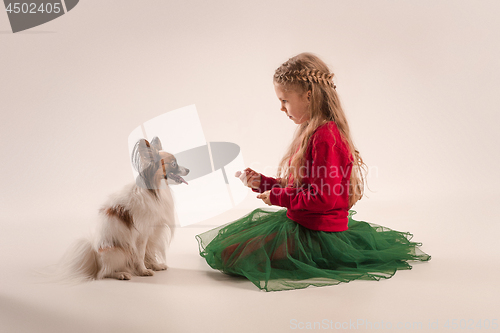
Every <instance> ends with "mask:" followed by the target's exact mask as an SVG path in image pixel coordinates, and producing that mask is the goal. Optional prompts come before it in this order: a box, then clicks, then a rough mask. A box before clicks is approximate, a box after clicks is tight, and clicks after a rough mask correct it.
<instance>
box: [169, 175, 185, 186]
mask: <svg viewBox="0 0 500 333" xmlns="http://www.w3.org/2000/svg"><path fill="white" fill-rule="evenodd" d="M167 177H168V178H170V179H172V180H173V181H174V182H176V183H177V184H182V183H185V184H186V185H188V183H187V181H185V180H184V178H182V177H181V176H179V175H176V174H174V173H173V172H169V173H168V175H167Z"/></svg>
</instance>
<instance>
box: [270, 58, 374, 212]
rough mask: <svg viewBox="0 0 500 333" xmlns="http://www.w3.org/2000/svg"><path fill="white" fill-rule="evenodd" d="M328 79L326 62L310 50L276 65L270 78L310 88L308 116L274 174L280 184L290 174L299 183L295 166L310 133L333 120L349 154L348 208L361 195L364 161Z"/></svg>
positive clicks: (293, 87) (300, 162)
mask: <svg viewBox="0 0 500 333" xmlns="http://www.w3.org/2000/svg"><path fill="white" fill-rule="evenodd" d="M332 79H333V73H330V70H329V69H328V66H327V65H326V64H325V63H324V62H323V61H322V60H321V59H319V58H318V57H317V56H315V55H313V54H311V53H301V54H299V55H296V56H295V57H293V58H290V59H289V60H288V61H286V62H285V63H283V64H282V65H281V66H280V67H279V68H278V69H276V71H275V73H274V78H273V81H274V83H275V84H278V85H279V86H281V87H282V88H283V89H284V90H287V91H289V90H291V91H294V92H296V93H299V94H302V93H305V92H307V91H311V98H310V103H309V107H308V110H307V112H308V116H309V118H308V119H309V120H308V121H306V122H304V123H302V124H300V125H299V127H298V128H297V130H296V132H295V135H294V137H293V140H292V143H291V144H290V147H289V149H288V151H287V153H286V154H285V155H284V156H283V159H282V160H281V162H280V164H279V167H278V177H280V178H281V180H280V182H281V185H282V186H286V185H287V184H288V181H289V177H290V176H292V177H293V180H294V185H295V186H297V187H300V186H301V185H302V175H301V173H300V172H299V170H300V169H301V166H303V165H304V164H305V155H306V151H307V147H308V143H309V140H310V139H311V136H312V135H313V133H314V131H315V130H316V129H317V128H318V127H319V126H321V125H323V124H325V123H326V122H328V121H334V122H335V124H336V125H337V128H338V130H339V131H340V134H341V137H342V140H343V141H344V142H345V144H346V145H347V147H348V149H349V151H350V153H351V155H352V171H351V178H350V182H349V208H351V207H352V206H353V205H354V204H355V203H356V202H357V201H358V200H360V199H361V198H362V197H363V192H364V181H365V179H364V176H363V172H362V170H364V169H365V167H366V164H365V163H364V162H363V159H362V158H361V156H360V154H359V151H358V150H357V149H356V147H355V146H354V143H353V141H352V139H351V134H350V130H349V125H348V124H347V118H346V116H345V113H344V110H343V109H342V106H341V104H340V100H339V97H338V95H337V91H336V90H335V89H336V86H335V84H334V83H333V81H332ZM332 148H333V147H332ZM290 159H291V161H290ZM289 161H290V163H289Z"/></svg>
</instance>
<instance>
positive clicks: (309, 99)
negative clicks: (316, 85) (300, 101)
mask: <svg viewBox="0 0 500 333" xmlns="http://www.w3.org/2000/svg"><path fill="white" fill-rule="evenodd" d="M311 94H312V92H311V90H308V91H307V100H308V101H311Z"/></svg>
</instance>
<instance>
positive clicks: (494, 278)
mask: <svg viewBox="0 0 500 333" xmlns="http://www.w3.org/2000/svg"><path fill="white" fill-rule="evenodd" d="M498 199H499V198H498V197H491V196H490V197H489V198H488V199H484V198H483V199H479V198H477V199H471V198H466V197H456V198H449V199H447V200H448V201H446V202H440V201H439V200H429V199H427V200H426V201H424V200H422V201H418V200H412V201H411V202H410V201H403V200H400V201H394V200H386V201H384V200H371V199H368V200H365V202H360V203H359V205H357V207H356V210H357V211H358V215H356V216H357V217H358V219H359V220H365V221H370V222H374V223H377V224H382V225H385V226H388V227H391V228H393V229H396V230H404V231H410V232H412V233H413V234H414V240H415V241H419V242H423V247H422V249H423V250H424V251H425V252H427V253H429V254H431V255H432V260H431V261H429V262H426V263H416V264H415V265H414V266H413V269H412V270H409V271H399V272H397V273H396V275H395V276H394V277H392V278H391V279H388V280H381V281H353V282H350V283H344V284H339V285H336V286H330V287H321V288H317V287H309V288H307V289H302V290H292V291H281V292H264V291H260V290H259V289H257V288H256V287H255V286H254V285H253V284H252V283H250V282H249V281H247V280H245V279H241V278H233V277H229V276H226V275H223V274H221V273H220V272H218V271H213V270H211V269H210V268H209V267H208V266H207V264H206V263H205V262H204V261H203V260H202V258H201V257H200V256H199V254H198V245H197V242H196V240H195V235H196V234H198V233H201V232H203V231H206V230H208V229H210V228H212V227H214V226H216V225H220V224H223V223H225V222H228V221H231V220H233V219H235V218H237V217H239V216H241V215H243V214H245V213H246V212H247V211H245V209H241V208H238V207H237V208H235V209H233V210H232V211H229V212H227V213H224V214H222V215H219V216H217V217H215V218H212V219H210V220H207V221H203V222H200V223H198V224H195V225H191V226H188V227H184V228H179V229H177V233H176V235H175V239H174V240H173V242H172V244H171V247H170V249H169V251H168V265H169V269H168V270H167V271H164V272H157V273H156V274H155V275H154V276H153V277H133V278H132V280H130V281H117V280H102V281H95V282H89V283H83V284H79V285H64V284H59V283H48V282H46V281H44V279H42V278H40V276H39V275H37V273H36V271H37V270H39V269H43V268H44V267H47V266H50V265H52V264H54V263H56V262H57V261H58V259H59V258H60V257H61V255H62V254H63V253H64V251H65V249H66V248H67V247H68V246H69V245H70V244H71V243H72V242H74V241H75V240H76V239H77V238H79V237H81V236H83V235H85V234H86V233H88V232H89V223H88V221H83V220H82V221H79V220H76V221H75V220H72V221H70V222H69V221H67V220H64V219H62V218H61V219H59V220H58V219H55V220H52V221H37V223H35V221H11V223H9V224H7V228H6V229H4V230H3V231H2V233H1V234H0V249H1V251H0V255H1V266H0V277H1V285H0V331H1V332H9V333H10V332H13V333H21V332H37V333H45V332H47V333H48V332H51V333H53V332H290V331H352V330H355V331H360V332H362V331H371V330H376V331H392V330H397V331H405V332H406V331H408V332H429V331H439V332H448V331H449V332H456V331H465V330H467V331H470V330H471V328H474V331H480V332H483V331H484V332H491V331H493V332H494V331H498V330H500V328H499V327H498V325H499V323H498V321H499V320H498V319H499V317H500V314H499V312H498V309H500V300H499V287H498V276H499V275H500V268H499V265H498V263H499V259H500V255H499V254H500V251H499V249H498V234H499V231H500V230H499V229H500V228H499V226H498V223H496V221H497V220H498V216H499V215H498V208H496V202H498ZM485 200H486V201H485Z"/></svg>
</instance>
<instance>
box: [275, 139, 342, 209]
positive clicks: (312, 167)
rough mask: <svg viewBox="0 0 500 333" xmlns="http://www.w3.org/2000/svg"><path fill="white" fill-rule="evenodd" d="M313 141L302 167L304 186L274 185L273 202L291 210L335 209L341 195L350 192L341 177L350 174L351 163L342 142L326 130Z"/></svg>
mask: <svg viewBox="0 0 500 333" xmlns="http://www.w3.org/2000/svg"><path fill="white" fill-rule="evenodd" d="M313 137H314V135H313ZM338 139H340V138H338ZM310 141H311V143H310V154H309V155H308V156H307V160H306V165H305V166H304V169H303V171H305V172H304V173H303V175H304V174H305V177H303V183H304V186H302V187H300V188H295V187H285V188H273V189H272V190H271V193H270V201H271V203H272V204H273V205H277V206H281V207H286V208H288V209H291V210H308V211H311V212H325V211H328V210H331V209H334V208H335V207H336V205H337V201H338V200H339V198H340V197H342V196H346V194H347V193H348V191H349V189H348V186H347V188H344V187H346V184H345V182H344V183H343V182H342V178H343V176H345V175H347V174H350V166H351V164H350V160H349V159H348V157H347V156H346V153H345V151H344V150H343V149H342V145H341V144H340V143H339V142H335V139H334V137H333V136H331V135H324V132H322V134H320V135H316V136H315V137H314V139H313V138H311V140H310ZM337 141H338V140H337ZM346 191H347V192H346Z"/></svg>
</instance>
